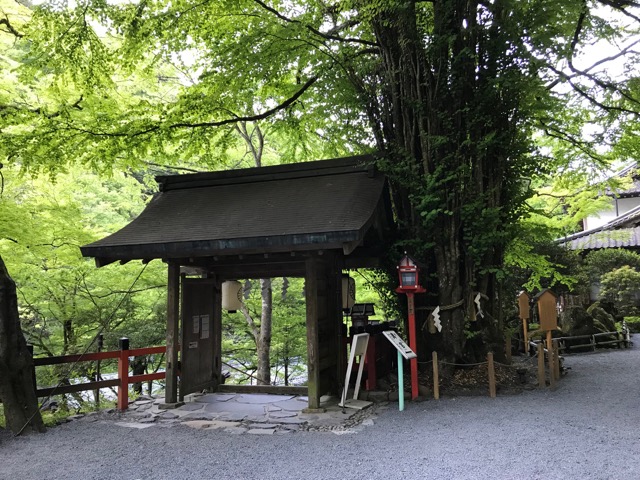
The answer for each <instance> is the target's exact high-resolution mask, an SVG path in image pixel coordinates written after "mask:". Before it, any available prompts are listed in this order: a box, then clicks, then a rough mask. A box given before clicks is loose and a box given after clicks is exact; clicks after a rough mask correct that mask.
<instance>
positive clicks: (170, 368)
mask: <svg viewBox="0 0 640 480" xmlns="http://www.w3.org/2000/svg"><path fill="white" fill-rule="evenodd" d="M168 270H169V273H168V281H167V368H166V386H165V391H164V399H165V403H166V404H175V403H177V402H178V349H179V345H178V339H179V338H180V328H179V326H180V325H179V321H178V319H179V317H180V265H179V264H178V263H175V262H169V268H168Z"/></svg>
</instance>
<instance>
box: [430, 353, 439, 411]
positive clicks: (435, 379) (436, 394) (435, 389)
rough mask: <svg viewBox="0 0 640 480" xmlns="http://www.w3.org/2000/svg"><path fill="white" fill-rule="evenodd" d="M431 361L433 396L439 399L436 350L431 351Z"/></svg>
mask: <svg viewBox="0 0 640 480" xmlns="http://www.w3.org/2000/svg"><path fill="white" fill-rule="evenodd" d="M431 359H432V361H433V362H432V363H433V398H434V399H435V400H439V399H440V375H439V373H438V352H432V353H431Z"/></svg>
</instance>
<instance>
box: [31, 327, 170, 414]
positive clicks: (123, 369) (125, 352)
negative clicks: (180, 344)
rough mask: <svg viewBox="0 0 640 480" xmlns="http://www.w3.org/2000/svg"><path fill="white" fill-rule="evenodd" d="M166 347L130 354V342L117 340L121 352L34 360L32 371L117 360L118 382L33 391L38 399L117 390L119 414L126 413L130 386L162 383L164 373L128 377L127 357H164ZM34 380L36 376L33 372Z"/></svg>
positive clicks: (139, 349) (61, 386) (116, 379)
mask: <svg viewBox="0 0 640 480" xmlns="http://www.w3.org/2000/svg"><path fill="white" fill-rule="evenodd" d="M166 351H167V347H165V346H160V347H146V348H135V349H133V350H129V339H128V338H121V339H120V350H115V351H111V352H98V353H85V354H82V355H61V356H57V357H42V358H34V359H33V365H34V367H39V366H44V365H60V364H63V363H76V362H90V361H96V360H108V359H111V358H116V359H118V378H115V379H113V380H100V381H95V382H85V383H78V384H74V385H59V386H57V387H49V388H36V395H37V396H38V397H48V396H49V395H53V394H55V395H58V394H63V393H75V392H84V391H87V390H97V389H99V388H107V387H117V388H118V410H126V409H127V408H128V407H129V385H130V384H132V383H140V382H148V381H151V380H162V379H164V378H165V372H158V373H146V374H144V375H129V357H137V356H140V355H152V354H157V353H165V352H166ZM34 379H35V372H34Z"/></svg>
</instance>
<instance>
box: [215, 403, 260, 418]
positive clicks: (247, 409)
mask: <svg viewBox="0 0 640 480" xmlns="http://www.w3.org/2000/svg"><path fill="white" fill-rule="evenodd" d="M204 409H205V411H206V412H211V413H242V414H244V415H245V416H247V415H260V416H262V415H264V414H265V413H266V412H265V408H264V405H263V404H261V403H260V404H250V403H237V402H233V401H232V402H222V403H208V404H206V405H205V406H204Z"/></svg>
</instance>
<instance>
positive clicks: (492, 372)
mask: <svg viewBox="0 0 640 480" xmlns="http://www.w3.org/2000/svg"><path fill="white" fill-rule="evenodd" d="M487 363H488V367H489V368H488V370H489V396H490V397H491V398H496V369H495V365H494V364H493V352H489V353H487Z"/></svg>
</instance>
